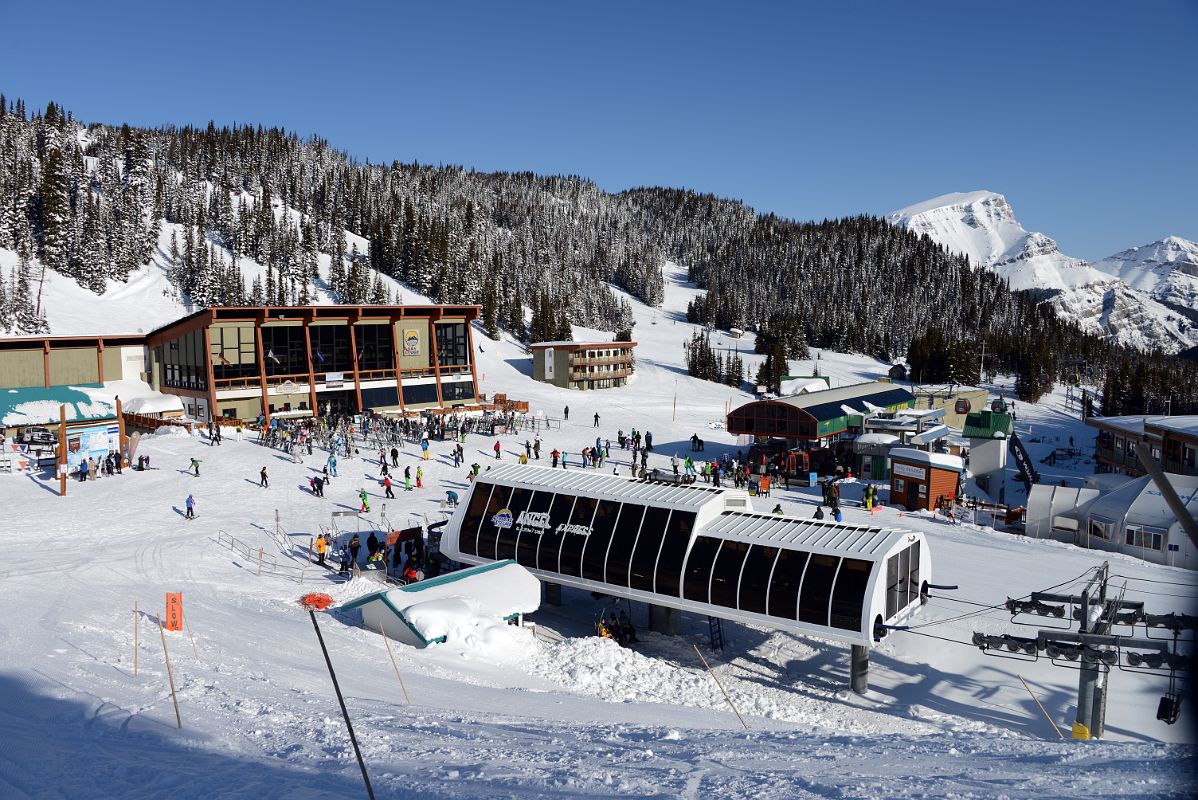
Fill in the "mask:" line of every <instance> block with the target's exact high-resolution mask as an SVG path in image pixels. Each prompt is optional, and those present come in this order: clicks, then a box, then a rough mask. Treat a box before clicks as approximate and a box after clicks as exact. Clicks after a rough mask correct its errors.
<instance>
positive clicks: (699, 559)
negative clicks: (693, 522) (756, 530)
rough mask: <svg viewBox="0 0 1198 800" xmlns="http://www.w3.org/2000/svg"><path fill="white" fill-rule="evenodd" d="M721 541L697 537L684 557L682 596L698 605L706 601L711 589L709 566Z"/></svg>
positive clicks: (707, 537)
mask: <svg viewBox="0 0 1198 800" xmlns="http://www.w3.org/2000/svg"><path fill="white" fill-rule="evenodd" d="M721 544H723V541H721V540H720V539H713V538H711V537H710V536H697V537H695V543H694V544H693V545H691V552H690V555H688V556H687V557H686V574H685V575H684V577H683V580H682V596H683V597H685V598H686V599H687V600H696V601H698V602H700V603H706V602H707V601H708V599H709V598H708V589H709V588H710V587H711V566H712V563H713V562H714V561H715V557H716V553H718V552H719V550H720V545H721Z"/></svg>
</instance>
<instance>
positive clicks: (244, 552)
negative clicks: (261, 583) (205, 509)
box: [216, 530, 308, 583]
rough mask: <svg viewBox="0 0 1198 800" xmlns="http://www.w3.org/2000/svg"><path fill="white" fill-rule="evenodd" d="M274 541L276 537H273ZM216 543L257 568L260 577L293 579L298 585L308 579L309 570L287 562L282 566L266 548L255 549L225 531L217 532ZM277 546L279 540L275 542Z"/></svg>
mask: <svg viewBox="0 0 1198 800" xmlns="http://www.w3.org/2000/svg"><path fill="white" fill-rule="evenodd" d="M271 538H272V539H274V537H273V536H272V537H271ZM216 543H217V544H218V545H220V546H222V547H226V548H228V549H229V550H231V551H233V552H234V553H236V554H237V555H239V556H241V557H242V558H244V559H245V560H246V561H248V562H250V566H251V567H256V569H257V574H258V575H280V576H282V577H286V578H293V579H294V580H295V581H296V582H297V583H303V582H304V581H305V580H306V579H307V577H308V568H307V567H306V566H299V565H297V564H288V563H286V562H284V563H282V564H280V563H279V560H278V559H277V558H275V556H274V554H272V553H267V552H266V550H265V548H262V547H258V548H256V549H255V548H253V547H251V546H250V545H248V544H246V543H245V542H243V541H242V540H240V539H238V538H237V537H235V536H232V535H230V534H228V533H226V532H225V531H223V530H220V531H217V532H216ZM275 544H276V546H277V545H278V540H277V539H276V540H275Z"/></svg>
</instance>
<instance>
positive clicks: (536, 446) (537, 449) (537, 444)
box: [532, 433, 541, 461]
mask: <svg viewBox="0 0 1198 800" xmlns="http://www.w3.org/2000/svg"><path fill="white" fill-rule="evenodd" d="M532 452H533V457H534V458H536V460H537V461H540V460H541V435H540V434H539V433H538V434H537V438H536V439H534V440H533V442H532Z"/></svg>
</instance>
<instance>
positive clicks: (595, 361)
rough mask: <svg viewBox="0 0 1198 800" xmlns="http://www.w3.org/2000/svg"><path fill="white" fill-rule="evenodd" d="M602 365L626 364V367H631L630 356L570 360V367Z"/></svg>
mask: <svg viewBox="0 0 1198 800" xmlns="http://www.w3.org/2000/svg"><path fill="white" fill-rule="evenodd" d="M603 364H628V365H631V364H632V356H631V355H627V356H604V357H601V358H600V357H594V358H572V359H570V366H581V365H586V366H591V365H594V366H602V365H603Z"/></svg>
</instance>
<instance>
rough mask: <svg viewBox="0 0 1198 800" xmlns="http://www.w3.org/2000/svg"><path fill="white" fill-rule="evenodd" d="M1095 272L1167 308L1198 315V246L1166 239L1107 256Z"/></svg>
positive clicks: (1179, 239)
mask: <svg viewBox="0 0 1198 800" xmlns="http://www.w3.org/2000/svg"><path fill="white" fill-rule="evenodd" d="M1094 268H1095V269H1098V270H1101V271H1103V272H1105V273H1107V274H1108V275H1113V276H1115V277H1118V278H1119V279H1121V280H1122V281H1123V282H1124V283H1126V284H1127V285H1128V286H1130V287H1132V288H1133V289H1137V290H1139V291H1141V292H1145V293H1147V294H1148V295H1150V296H1151V297H1152V298H1153V299H1154V300H1158V301H1160V302H1162V303H1164V304H1165V305H1170V306H1176V307H1178V308H1181V309H1188V310H1190V311H1191V312H1194V313H1198V244H1196V243H1194V242H1191V241H1189V240H1188V239H1182V238H1181V237H1180V236H1166V237H1165V238H1164V239H1160V240H1158V241H1155V242H1153V243H1151V244H1146V245H1142V246H1140V247H1130V248H1128V249H1127V250H1124V251H1123V252H1121V253H1115V254H1114V255H1113V256H1107V257H1106V258H1104V259H1103V260H1102V261H1099V262H1097V263H1095V264H1094Z"/></svg>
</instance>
